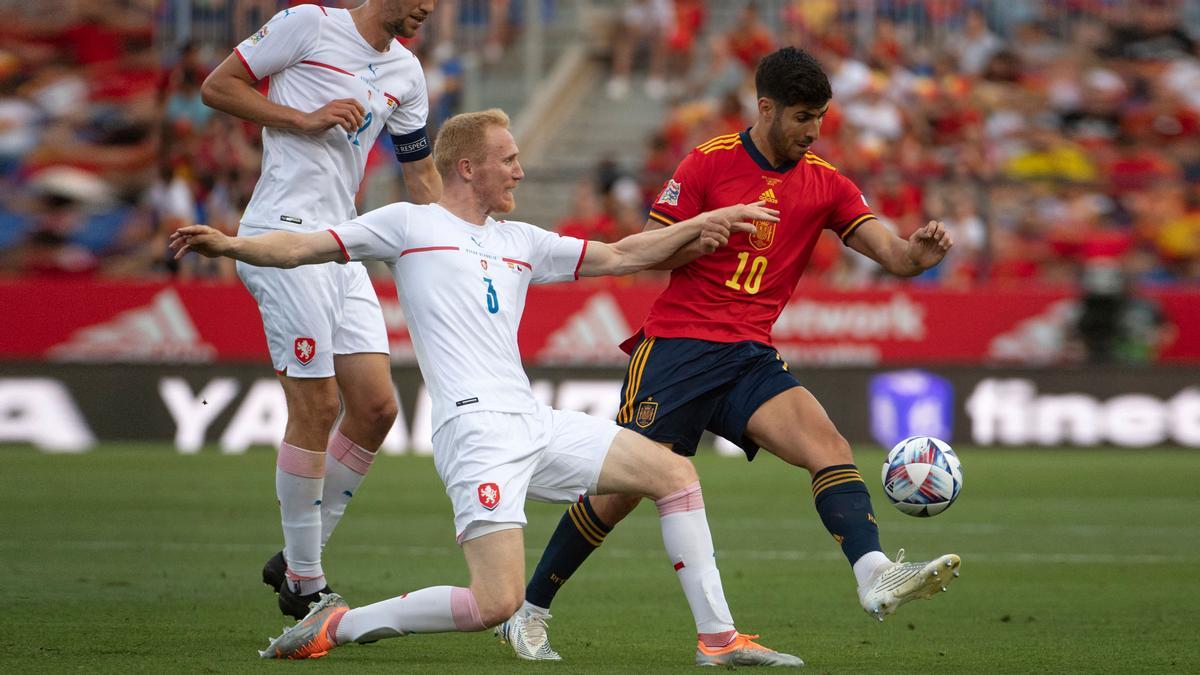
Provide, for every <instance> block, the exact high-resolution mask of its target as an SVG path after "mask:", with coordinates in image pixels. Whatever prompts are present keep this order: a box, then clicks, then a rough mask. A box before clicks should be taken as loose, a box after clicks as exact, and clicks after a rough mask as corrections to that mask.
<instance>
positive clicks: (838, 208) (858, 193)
mask: <svg viewBox="0 0 1200 675" xmlns="http://www.w3.org/2000/svg"><path fill="white" fill-rule="evenodd" d="M833 180H834V184H833V191H832V197H833V203H832V208H831V209H830V210H829V220H828V221H826V222H825V227H826V228H827V229H830V230H833V231H834V232H836V233H837V235H838V236H839V237H841V239H842V243H846V241H847V240H848V239H849V238H850V235H852V234H854V231H855V230H857V229H858V228H859V226H860V225H862V224H863V223H865V222H867V221H868V220H870V219H872V218H874V217H875V214H873V213H871V207H870V205H869V204H867V198H866V197H864V196H863V193H862V190H859V189H858V186H857V185H855V184H854V181H852V180H850V179H849V178H846V177H845V176H843V175H842V174H840V173H838V174H835V175H834V179H833Z"/></svg>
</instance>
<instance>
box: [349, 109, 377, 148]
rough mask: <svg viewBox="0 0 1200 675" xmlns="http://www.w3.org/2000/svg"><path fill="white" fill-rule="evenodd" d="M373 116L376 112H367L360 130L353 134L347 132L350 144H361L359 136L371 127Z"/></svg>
mask: <svg viewBox="0 0 1200 675" xmlns="http://www.w3.org/2000/svg"><path fill="white" fill-rule="evenodd" d="M373 116H374V113H370V112H369V113H367V116H366V117H364V118H363V123H362V126H361V127H359V128H358V131H355V132H354V133H353V134H346V140H348V141H350V144H351V145H358V144H359V143H358V136H359V134H361V133H362V132H364V131H366V130H367V129H368V128H370V126H371V118H372V117H373Z"/></svg>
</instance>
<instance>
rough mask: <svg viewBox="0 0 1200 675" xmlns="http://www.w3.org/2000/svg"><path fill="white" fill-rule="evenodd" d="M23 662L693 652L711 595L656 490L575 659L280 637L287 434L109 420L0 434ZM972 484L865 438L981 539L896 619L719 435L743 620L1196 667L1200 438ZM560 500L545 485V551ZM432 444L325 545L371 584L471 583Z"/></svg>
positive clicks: (969, 541)
mask: <svg viewBox="0 0 1200 675" xmlns="http://www.w3.org/2000/svg"><path fill="white" fill-rule="evenodd" d="M0 452H2V453H3V458H4V464H3V468H2V469H0V504H2V505H3V506H2V507H0V579H2V580H3V581H2V584H3V588H4V589H5V593H4V596H3V597H4V603H3V610H4V611H3V612H2V613H0V672H5V673H28V672H63V671H72V672H114V673H115V672H120V673H128V672H139V673H174V672H201V673H227V672H255V673H274V672H278V673H282V672H293V673H295V672H306V673H316V672H322V673H325V672H328V673H350V672H353V673H373V672H380V673H383V672H388V673H391V672H401V671H403V672H426V673H439V674H445V673H458V672H462V673H467V672H471V673H487V674H489V675H490V674H492V673H510V672H511V673H517V672H541V673H547V672H551V671H557V672H562V673H567V672H570V673H574V672H592V671H594V672H600V671H604V672H630V673H643V672H689V671H691V670H693V669H694V666H692V665H691V663H692V658H693V652H694V649H695V636H694V631H693V626H692V623H691V619H690V616H689V614H688V610H687V605H686V603H685V601H684V599H683V595H682V593H681V592H680V590H679V585H678V582H677V581H676V580H675V579H674V572H673V571H672V570H671V566H670V565H669V564H668V563H667V560H666V558H665V555H664V553H663V551H662V545H661V541H660V539H659V531H658V519H657V517H656V514H655V513H654V509H653V508H652V507H650V506H647V505H645V504H643V505H642V507H641V508H639V509H638V511H637V512H635V513H634V515H633V516H631V517H630V519H629V520H627V521H626V522H625V523H624V524H622V525H621V527H620V528H618V529H617V530H616V531H615V532H614V533H613V534H612V535H611V536H610V537H609V538H608V542H607V543H606V544H605V546H604V548H603V549H601V550H600V551H599V552H598V553H597V554H596V555H595V556H593V558H592V560H591V561H589V563H588V564H587V565H585V566H584V568H583V569H582V570H581V571H580V572H579V574H577V575H576V577H575V578H574V579H572V580H571V583H570V584H569V585H568V586H567V588H566V589H565V590H564V591H563V592H562V593H561V594H560V595H559V598H558V601H557V602H556V603H555V606H554V619H553V620H552V621H551V623H550V628H551V636H552V640H553V645H554V647H555V648H556V649H557V650H558V651H559V652H560V653H562V654H563V656H564V658H565V661H564V662H562V663H559V664H547V663H533V664H531V663H524V662H520V661H518V660H516V658H515V656H514V655H513V654H512V653H511V651H510V650H509V649H508V647H506V646H501V645H499V644H498V643H496V642H495V641H494V639H493V638H492V636H491V634H490V632H489V633H486V634H473V635H437V636H409V637H406V638H401V639H395V640H386V641H383V642H380V643H377V644H374V645H367V646H348V647H346V648H344V649H341V650H338V651H336V652H334V653H332V654H330V655H329V656H328V657H326V658H324V659H322V660H321V661H319V662H314V663H281V662H265V661H260V660H259V659H258V657H257V652H256V649H258V648H262V647H264V646H265V645H266V638H267V636H269V635H274V634H278V632H279V630H280V627H281V626H283V625H285V621H284V619H283V618H282V617H281V616H280V615H279V614H278V612H277V610H276V608H275V598H274V595H273V594H272V593H271V592H270V590H269V589H267V588H266V587H265V586H263V585H262V584H261V583H260V581H259V579H258V574H259V568H260V566H261V564H262V562H263V561H264V560H265V559H266V558H267V557H268V556H270V555H271V554H272V553H274V552H275V551H276V550H278V548H279V547H280V535H279V527H278V520H277V510H276V505H275V496H274V488H273V486H274V482H273V468H272V467H273V455H272V454H271V452H270V451H269V450H266V449H261V450H257V451H252V452H250V453H248V454H246V455H243V456H222V455H220V454H218V453H217V452H215V451H213V450H211V449H206V450H205V451H204V452H202V453H200V454H198V455H194V456H180V455H177V454H175V453H174V451H172V450H170V449H169V448H166V447H161V446H133V447H127V446H115V445H110V446H105V447H102V448H99V449H97V450H95V451H93V452H91V453H88V454H84V455H79V456H55V455H45V454H40V453H37V452H35V451H33V450H31V449H28V448H9V447H5V448H0ZM959 454H960V456H961V457H962V460H963V465H964V474H965V488H964V491H963V493H962V495H961V497H960V499H959V501H958V503H957V504H955V506H954V507H953V508H951V509H950V510H949V511H947V512H946V513H944V514H942V515H940V516H937V517H936V518H930V519H917V518H910V517H908V516H905V515H903V514H901V513H899V512H898V511H896V510H894V509H892V508H891V507H890V506H888V505H887V504H886V503H885V502H884V500H883V498H882V496H881V494H880V487H879V478H878V467H879V466H880V462H881V461H882V453H880V452H878V451H876V450H867V449H864V450H861V451H860V453H859V456H858V460H859V463H860V466H862V467H863V469H864V470H863V473H864V475H866V476H867V480H868V484H869V485H870V486H871V489H872V490H873V491H874V493H875V508H876V511H877V512H878V516H879V523H880V529H881V532H882V535H883V542H884V545H885V547H886V548H887V550H888V552H889V553H894V551H895V549H896V548H899V547H901V546H904V547H906V548H907V549H908V552H909V556H910V558H912V559H922V558H925V557H927V556H930V555H933V554H939V553H944V552H957V553H959V554H961V555H962V557H963V566H962V578H961V579H959V580H958V581H957V582H956V583H955V584H954V586H953V587H952V588H951V590H950V592H949V593H945V594H942V595H940V596H938V597H937V598H934V599H933V600H932V601H928V602H917V603H913V604H910V605H907V606H905V607H904V608H902V609H901V610H900V612H899V613H898V614H897V615H896V616H893V617H891V618H889V619H888V621H887V622H885V623H882V624H879V623H876V622H874V621H872V620H871V619H870V618H869V617H868V616H867V615H866V614H864V613H863V612H862V610H861V609H859V607H858V603H857V601H856V598H855V595H854V589H853V581H852V576H851V574H850V571H849V569H848V566H847V565H846V562H845V561H844V560H843V559H842V558H841V555H840V552H839V550H838V549H837V547H836V545H835V544H834V542H833V541H832V539H831V538H830V537H829V535H828V534H827V533H826V532H825V531H824V529H823V528H822V527H821V525H820V522H819V521H818V519H817V517H816V514H815V512H814V510H813V507H812V503H811V497H810V492H809V485H808V479H807V475H806V474H804V473H803V472H801V471H799V470H794V469H791V468H789V467H786V466H785V465H783V464H782V463H781V462H779V461H778V460H776V459H775V458H774V457H770V456H764V457H762V458H760V459H759V460H756V461H755V462H754V463H753V464H749V465H747V464H746V463H745V462H744V461H742V460H740V459H727V458H718V457H715V456H712V455H711V454H706V455H704V456H702V457H701V458H699V459H698V460H697V465H698V467H699V469H700V473H701V477H702V481H703V484H704V492H705V502H706V504H707V506H708V515H709V521H710V522H711V523H712V527H713V533H714V537H715V540H716V544H717V549H718V559H719V563H720V566H721V571H722V573H723V577H724V583H725V590H726V593H727V595H728V598H729V601H730V605H731V606H732V608H733V612H734V616H735V618H736V619H737V622H738V627H739V629H741V630H742V631H743V632H753V633H761V634H762V635H763V638H762V641H763V643H764V644H767V645H769V646H771V647H774V648H777V649H781V650H785V651H789V652H792V653H796V654H799V655H801V656H802V657H803V658H804V659H805V660H806V661H807V662H808V669H809V671H810V672H819V673H824V672H830V673H926V672H940V673H1034V672H1036V673H1085V672H1086V673H1099V672H1152V673H1168V672H1189V671H1190V672H1197V671H1200V639H1197V636H1196V626H1197V625H1198V624H1197V619H1196V607H1197V605H1198V604H1200V575H1198V574H1197V569H1198V568H1200V498H1198V497H1197V495H1200V489H1198V488H1197V481H1198V479H1200V454H1198V453H1195V452H1188V451H1182V450H1126V451H1116V450H1100V451H1082V450H1063V451H1050V450H1020V451H1013V450H979V449H972V448H960V449H959ZM560 513H561V507H560V506H556V505H542V504H531V505H530V506H529V508H528V515H529V520H530V525H529V528H528V530H527V538H526V539H527V548H528V563H527V564H528V565H529V567H530V568H532V566H533V564H534V563H535V561H536V559H537V557H538V554H539V553H540V551H541V547H542V546H543V545H544V544H545V541H546V539H547V537H548V536H549V533H550V531H551V529H552V528H553V526H554V525H555V523H556V522H557V520H558V517H559V514H560ZM452 529H453V528H452V525H451V518H450V509H449V503H448V501H447V499H446V497H445V495H444V492H443V489H442V486H441V483H440V481H439V480H438V478H437V475H436V474H435V473H434V469H433V464H432V461H431V460H430V459H428V458H416V457H385V458H383V459H381V460H380V461H379V462H378V463H377V464H376V466H375V468H374V470H373V473H372V475H371V477H370V480H368V481H367V482H366V484H365V485H364V487H363V489H362V490H361V492H360V494H359V496H357V497H356V498H355V502H354V503H353V504H352V505H351V507H350V510H349V512H348V514H347V517H346V519H345V520H344V521H343V523H342V525H341V527H340V529H339V530H338V532H337V533H336V534H335V535H334V537H333V540H332V541H331V542H330V546H329V548H328V549H327V551H326V556H325V562H326V569H327V571H328V572H329V573H330V576H331V580H332V582H333V584H334V586H335V588H337V589H338V590H339V592H341V593H342V594H343V595H345V596H346V597H347V598H348V599H349V601H350V602H351V603H352V604H363V603H366V602H371V601H375V600H379V599H382V598H385V597H389V596H393V595H398V594H400V593H403V592H405V591H409V590H413V589H416V588H420V587H423V586H428V585H436V584H460V585H461V584H465V583H466V581H467V578H466V568H465V564H464V563H463V561H462V557H461V554H460V553H459V551H458V548H457V547H456V546H455V545H454V542H453V531H452Z"/></svg>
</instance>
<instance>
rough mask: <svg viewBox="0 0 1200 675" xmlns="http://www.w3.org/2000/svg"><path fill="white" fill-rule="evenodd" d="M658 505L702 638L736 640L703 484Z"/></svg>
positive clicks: (666, 543) (669, 550)
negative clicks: (716, 554) (706, 511)
mask: <svg viewBox="0 0 1200 675" xmlns="http://www.w3.org/2000/svg"><path fill="white" fill-rule="evenodd" d="M655 504H656V505H657V506H658V513H659V515H660V523H661V524H662V536H663V545H664V546H665V547H666V549H667V555H668V556H670V558H671V562H672V563H673V564H674V566H675V571H676V573H677V575H678V576H679V583H680V584H681V585H682V586H683V593H684V595H686V596H687V601H688V605H689V606H690V607H691V608H692V617H693V618H694V619H695V620H696V632H697V633H699V634H701V635H702V636H703V635H713V634H729V635H728V637H730V638H732V637H733V635H734V633H733V632H732V631H733V630H734V627H733V615H732V614H731V613H730V611H729V605H728V603H726V602H725V590H724V589H723V588H722V587H721V572H720V571H719V570H718V569H717V560H716V557H715V553H714V550H713V543H712V533H711V532H710V531H709V529H708V517H707V516H706V515H705V512H704V498H703V496H702V495H701V494H700V483H699V482H696V483H693V484H692V485H689V486H688V487H686V488H684V489H682V490H679V491H678V492H675V493H672V494H670V495H667V496H666V497H663V498H662V499H660V500H658V501H657V502H655Z"/></svg>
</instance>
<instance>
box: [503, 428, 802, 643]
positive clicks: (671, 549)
mask: <svg viewBox="0 0 1200 675" xmlns="http://www.w3.org/2000/svg"><path fill="white" fill-rule="evenodd" d="M596 491H597V492H598V493H602V494H604V493H624V494H633V495H640V496H644V497H649V498H650V499H653V500H654V501H655V505H656V506H657V507H658V512H659V516H660V523H661V525H662V534H663V545H664V547H665V548H666V550H667V555H668V556H669V557H670V559H671V564H672V565H673V566H674V567H675V571H676V572H677V574H678V576H679V581H680V584H681V585H682V587H683V592H684V595H685V596H686V597H687V601H688V605H689V607H690V608H691V610H692V617H693V618H694V619H695V622H696V632H697V637H698V639H699V643H698V646H697V649H696V662H697V663H698V664H701V665H789V666H800V665H803V664H804V662H803V661H801V660H800V659H798V658H796V657H794V656H791V655H789V654H781V653H779V652H776V651H773V650H770V649H767V648H765V647H762V646H761V645H758V644H756V643H755V642H754V641H753V639H752V636H747V635H742V634H740V633H738V632H737V630H736V628H735V627H734V624H733V617H732V616H731V614H730V612H729V607H728V605H727V604H726V602H725V592H724V590H723V588H722V586H721V574H720V572H719V571H718V570H717V565H716V560H715V558H714V555H713V544H712V534H711V533H710V531H709V527H708V518H707V515H706V513H705V510H704V497H703V495H702V493H701V490H700V481H699V478H698V477H697V475H696V469H695V467H694V466H692V463H691V462H689V461H688V460H686V459H684V458H683V457H680V456H678V455H676V454H674V453H672V452H671V451H670V450H668V449H666V448H665V447H663V446H661V445H658V444H657V443H654V442H652V441H650V440H648V439H646V438H644V437H642V436H640V435H638V434H636V433H634V432H632V431H629V430H627V429H622V430H620V431H619V432H617V435H616V437H615V438H614V439H613V442H612V445H611V446H610V447H609V450H608V454H607V456H606V457H605V459H604V465H603V468H602V469H601V471H600V476H599V479H598V481H597V487H596ZM614 504H618V505H620V504H625V505H629V504H632V505H634V506H636V500H633V499H624V500H618V501H615V502H614ZM572 508H575V507H572ZM626 513H627V512H626ZM592 515H594V514H592ZM568 517H569V516H568ZM589 517H590V516H589ZM584 527H585V528H587V527H589V525H587V524H584ZM544 618H548V617H543V618H542V620H541V621H540V622H539V623H540V625H539V626H537V628H539V630H538V631H537V635H535V637H537V638H540V642H537V643H529V644H526V643H525V642H526V637H527V636H526V635H525V633H526V632H527V628H528V624H530V623H535V622H538V617H529V616H528V615H526V614H524V613H518V614H517V615H516V616H514V617H513V618H512V619H511V620H510V621H508V622H505V624H504V625H503V626H502V629H501V631H500V632H501V634H502V636H503V637H505V638H506V639H508V640H509V641H510V642H513V647H514V649H515V651H516V652H517V654H518V655H519V656H521V657H522V658H527V659H542V658H557V654H555V653H554V652H553V650H551V649H549V645H548V640H547V639H546V636H545V623H544ZM535 642H536V641H535ZM547 653H548V654H553V657H548V656H545V654H547Z"/></svg>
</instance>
